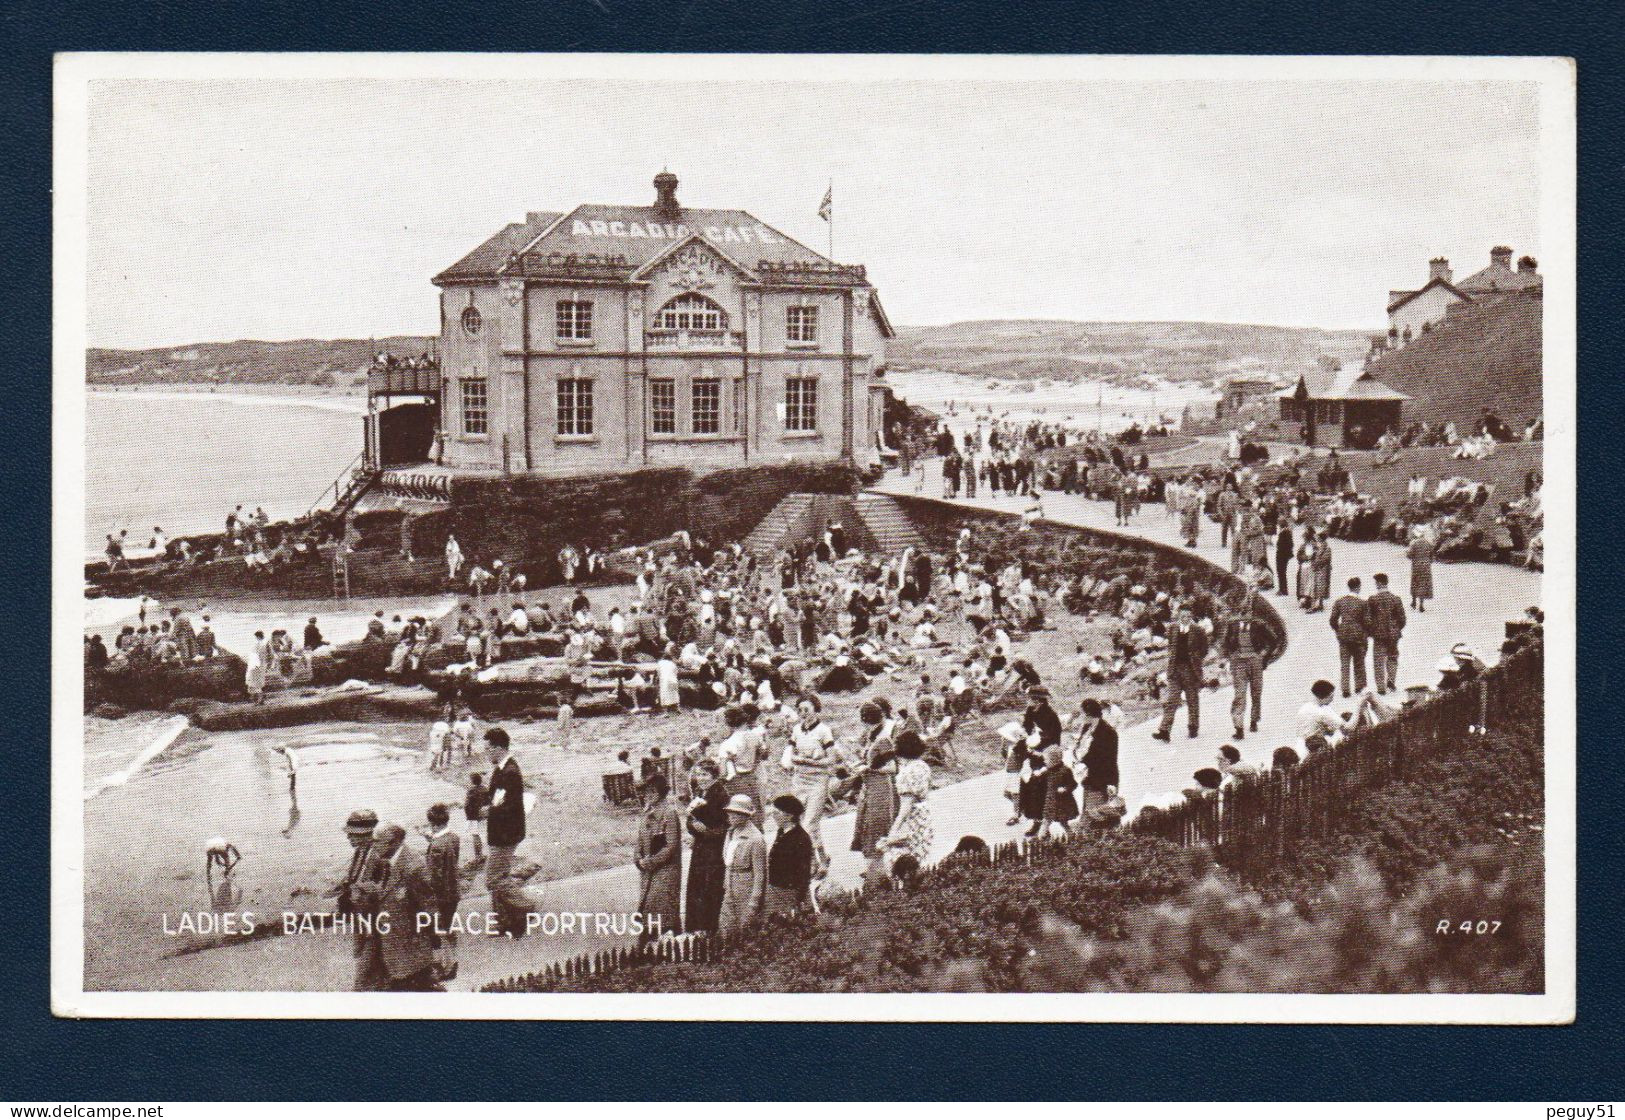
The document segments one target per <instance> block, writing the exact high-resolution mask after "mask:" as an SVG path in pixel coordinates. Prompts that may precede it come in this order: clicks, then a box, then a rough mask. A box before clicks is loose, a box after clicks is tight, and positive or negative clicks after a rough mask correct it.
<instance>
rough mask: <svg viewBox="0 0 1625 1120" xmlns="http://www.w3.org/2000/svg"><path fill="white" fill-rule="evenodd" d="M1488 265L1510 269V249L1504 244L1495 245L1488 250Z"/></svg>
mask: <svg viewBox="0 0 1625 1120" xmlns="http://www.w3.org/2000/svg"><path fill="white" fill-rule="evenodd" d="M1490 267H1492V268H1504V269H1506V270H1507V271H1509V272H1510V271H1511V270H1512V250H1511V249H1509V248H1507V247H1506V246H1505V245H1497V246H1496V247H1495V248H1493V249H1491V250H1490Z"/></svg>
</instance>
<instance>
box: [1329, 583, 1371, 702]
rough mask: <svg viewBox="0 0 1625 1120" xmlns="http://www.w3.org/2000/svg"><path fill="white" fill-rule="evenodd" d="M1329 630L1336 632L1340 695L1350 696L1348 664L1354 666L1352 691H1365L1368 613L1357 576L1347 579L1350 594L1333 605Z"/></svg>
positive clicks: (1368, 638)
mask: <svg viewBox="0 0 1625 1120" xmlns="http://www.w3.org/2000/svg"><path fill="white" fill-rule="evenodd" d="M1328 621H1330V623H1331V626H1332V630H1333V631H1334V632H1335V633H1336V634H1337V660H1338V665H1339V667H1340V669H1341V671H1342V682H1343V695H1344V696H1348V695H1349V667H1350V666H1351V665H1352V666H1353V667H1354V690H1355V691H1356V692H1364V691H1365V652H1366V645H1367V644H1368V643H1369V642H1370V640H1371V612H1370V608H1369V607H1367V605H1366V601H1365V600H1364V599H1362V598H1360V578H1359V577H1358V576H1356V577H1354V578H1353V579H1351V580H1349V593H1348V594H1347V595H1344V596H1343V597H1342V598H1341V599H1339V600H1337V602H1335V603H1333V604H1332V614H1331V618H1330V619H1329V620H1328Z"/></svg>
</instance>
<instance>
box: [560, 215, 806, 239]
mask: <svg viewBox="0 0 1625 1120" xmlns="http://www.w3.org/2000/svg"><path fill="white" fill-rule="evenodd" d="M692 233H699V234H701V235H703V236H704V237H705V238H706V239H707V240H708V241H724V242H726V241H732V242H734V243H735V244H744V245H751V244H758V245H781V244H783V242H784V239H783V238H781V237H776V236H774V234H773V233H772V232H771V231H769V230H768V229H767V228H766V227H765V226H706V227H705V228H704V229H701V230H691V229H689V228H688V227H687V226H686V225H683V224H681V223H672V222H620V221H615V222H606V221H603V220H601V219H597V218H593V219H590V220H583V219H581V218H573V219H571V221H570V235H571V236H572V237H654V238H659V239H661V240H664V241H680V240H682V239H683V238H685V237H687V236H689V235H690V234H692Z"/></svg>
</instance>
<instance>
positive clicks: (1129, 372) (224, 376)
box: [85, 320, 1368, 388]
mask: <svg viewBox="0 0 1625 1120" xmlns="http://www.w3.org/2000/svg"><path fill="white" fill-rule="evenodd" d="M898 333H899V337H898V338H897V339H896V340H895V341H894V342H892V343H891V344H890V346H889V352H888V359H889V364H890V365H891V366H892V367H893V368H895V369H937V370H946V371H948V372H951V373H965V374H972V375H976V376H981V377H990V378H999V379H1004V380H1015V381H1022V380H1031V379H1034V378H1038V377H1048V378H1052V379H1059V380H1070V379H1073V378H1091V379H1099V380H1103V381H1106V382H1108V383H1112V384H1119V385H1128V386H1132V385H1139V386H1140V387H1144V388H1148V387H1150V385H1151V384H1152V383H1153V382H1155V381H1201V382H1203V383H1212V382H1215V381H1220V380H1223V379H1224V378H1226V377H1230V376H1232V375H1234V374H1239V373H1253V374H1262V375H1264V376H1267V377H1270V378H1272V379H1275V380H1281V381H1285V380H1287V379H1288V378H1289V377H1295V376H1296V375H1297V374H1298V373H1300V372H1303V371H1306V370H1312V369H1314V368H1315V365H1316V362H1317V361H1318V360H1319V358H1320V356H1321V355H1323V354H1326V355H1331V356H1333V357H1336V358H1337V359H1338V360H1339V361H1341V362H1342V363H1343V364H1344V365H1350V364H1354V363H1357V362H1358V361H1359V360H1360V359H1361V358H1362V357H1363V356H1364V354H1365V351H1366V346H1367V345H1368V336H1367V335H1366V334H1365V333H1363V332H1361V331H1327V330H1315V329H1310V328H1304V329H1300V328H1294V327H1263V326H1251V325H1248V324H1239V323H1071V322H1063V321H1045V320H1009V321H982V322H970V323H950V324H947V325H945V326H934V327H901V328H899V332H898ZM431 342H432V339H429V338H425V337H423V336H419V335H401V336H397V337H394V338H380V339H360V338H347V339H331V340H328V339H295V340H293V341H289V342H259V341H253V340H244V341H238V342H202V343H194V344H191V345H186V346H169V347H163V348H161V349H153V350H102V349H91V350H87V351H86V352H85V376H86V379H87V380H88V381H89V382H91V383H92V384H101V385H139V384H169V383H204V384H232V383H237V384H261V385H263V384H272V385H312V384H314V385H329V384H334V385H343V384H346V383H348V382H350V381H353V380H354V379H355V378H356V377H357V376H359V375H360V374H361V373H363V372H365V370H366V368H367V364H368V363H369V362H370V361H371V359H372V354H373V352H374V351H375V350H388V351H390V352H391V353H394V354H401V355H408V354H419V353H422V352H423V351H424V350H426V349H428V348H429V346H430V344H431ZM1145 374H1149V376H1150V379H1151V380H1150V381H1147V380H1146V378H1145V377H1144V376H1143V375H1145Z"/></svg>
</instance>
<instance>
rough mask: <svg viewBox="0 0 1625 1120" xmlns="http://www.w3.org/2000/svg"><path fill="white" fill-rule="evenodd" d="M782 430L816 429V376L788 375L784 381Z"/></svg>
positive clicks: (803, 430)
mask: <svg viewBox="0 0 1625 1120" xmlns="http://www.w3.org/2000/svg"><path fill="white" fill-rule="evenodd" d="M784 430H785V431H787V432H816V431H817V430H818V378H816V377H790V378H786V379H785V382H784Z"/></svg>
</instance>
